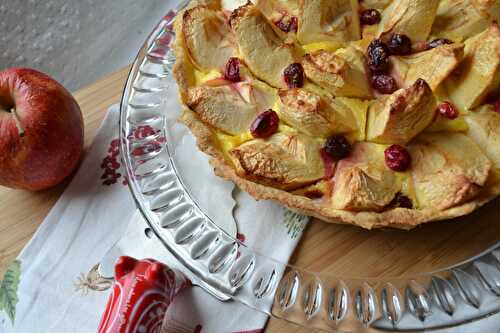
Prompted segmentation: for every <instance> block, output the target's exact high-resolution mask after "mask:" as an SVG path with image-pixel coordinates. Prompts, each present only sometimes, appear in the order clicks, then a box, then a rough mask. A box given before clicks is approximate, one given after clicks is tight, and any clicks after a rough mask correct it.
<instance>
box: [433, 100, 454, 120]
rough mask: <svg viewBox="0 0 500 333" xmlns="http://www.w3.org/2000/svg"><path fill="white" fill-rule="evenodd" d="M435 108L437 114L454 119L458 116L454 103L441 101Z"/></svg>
mask: <svg viewBox="0 0 500 333" xmlns="http://www.w3.org/2000/svg"><path fill="white" fill-rule="evenodd" d="M437 110H438V112H439V114H441V115H442V116H444V117H446V118H448V119H455V118H457V117H458V115H459V113H458V110H457V108H456V107H455V105H453V104H451V103H450V102H443V103H441V104H439V105H438V106H437Z"/></svg>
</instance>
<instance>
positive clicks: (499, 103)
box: [493, 97, 500, 113]
mask: <svg viewBox="0 0 500 333" xmlns="http://www.w3.org/2000/svg"><path fill="white" fill-rule="evenodd" d="M493 111H495V112H496V113H500V97H499V98H497V99H496V101H494V102H493Z"/></svg>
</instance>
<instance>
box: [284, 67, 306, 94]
mask: <svg viewBox="0 0 500 333" xmlns="http://www.w3.org/2000/svg"><path fill="white" fill-rule="evenodd" d="M283 77H284V79H285V83H286V85H287V86H288V88H290V89H292V88H301V87H302V86H303V85H304V69H303V68H302V65H301V64H299V63H293V64H291V65H289V66H288V67H287V68H285V70H284V71H283Z"/></svg>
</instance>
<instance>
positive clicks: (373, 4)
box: [360, 0, 393, 12]
mask: <svg viewBox="0 0 500 333" xmlns="http://www.w3.org/2000/svg"><path fill="white" fill-rule="evenodd" d="M392 1H393V0H363V2H362V6H363V8H364V9H376V10H378V11H379V12H382V11H383V10H384V9H385V8H387V6H389V5H390V4H391V2H392ZM360 2H361V1H360Z"/></svg>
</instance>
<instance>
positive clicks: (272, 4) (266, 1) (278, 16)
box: [254, 0, 299, 33]
mask: <svg viewBox="0 0 500 333" xmlns="http://www.w3.org/2000/svg"><path fill="white" fill-rule="evenodd" d="M254 3H255V6H256V7H257V8H258V9H259V10H260V11H261V12H262V14H264V16H265V17H266V18H267V19H268V20H269V21H271V22H273V23H274V25H275V26H276V27H278V28H279V29H280V30H281V31H283V32H285V33H296V32H297V27H298V13H299V0H288V1H287V0H256V1H254Z"/></svg>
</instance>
